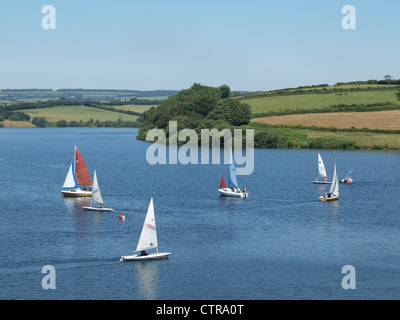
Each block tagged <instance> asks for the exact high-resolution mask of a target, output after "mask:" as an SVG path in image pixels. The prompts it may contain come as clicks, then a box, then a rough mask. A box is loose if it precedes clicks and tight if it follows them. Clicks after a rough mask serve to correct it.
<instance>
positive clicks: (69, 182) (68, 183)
mask: <svg viewBox="0 0 400 320" xmlns="http://www.w3.org/2000/svg"><path fill="white" fill-rule="evenodd" d="M77 186H78V185H77V184H76V181H75V177H74V173H73V171H72V163H71V165H70V167H69V170H68V174H67V177H66V178H65V181H64V185H63V189H73V188H76V187H77Z"/></svg>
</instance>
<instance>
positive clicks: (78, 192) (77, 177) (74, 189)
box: [61, 146, 92, 197]
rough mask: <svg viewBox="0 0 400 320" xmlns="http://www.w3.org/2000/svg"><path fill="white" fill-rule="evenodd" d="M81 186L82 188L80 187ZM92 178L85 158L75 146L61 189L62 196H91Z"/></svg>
mask: <svg viewBox="0 0 400 320" xmlns="http://www.w3.org/2000/svg"><path fill="white" fill-rule="evenodd" d="M80 186H83V189H81V188H80ZM91 189H92V179H91V178H90V174H89V171H88V169H87V167H86V163H85V160H83V157H82V155H81V153H80V152H79V150H78V148H77V147H76V146H75V151H74V159H73V160H72V163H71V165H70V167H69V170H68V174H67V177H66V178H65V182H64V185H63V188H62V190H61V192H62V194H63V195H64V197H91V196H92V191H91Z"/></svg>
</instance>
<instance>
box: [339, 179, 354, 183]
mask: <svg viewBox="0 0 400 320" xmlns="http://www.w3.org/2000/svg"><path fill="white" fill-rule="evenodd" d="M339 182H340V183H352V182H353V180H352V179H347V180H345V179H340V181H339Z"/></svg>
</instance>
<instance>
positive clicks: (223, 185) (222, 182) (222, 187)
mask: <svg viewBox="0 0 400 320" xmlns="http://www.w3.org/2000/svg"><path fill="white" fill-rule="evenodd" d="M225 171H226V169H225V170H224V173H223V174H222V178H221V184H220V185H219V188H220V189H224V188H226V184H225V181H224V175H225Z"/></svg>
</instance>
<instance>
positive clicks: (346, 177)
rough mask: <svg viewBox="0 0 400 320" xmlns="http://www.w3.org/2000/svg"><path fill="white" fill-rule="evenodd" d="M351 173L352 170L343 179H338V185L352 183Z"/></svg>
mask: <svg viewBox="0 0 400 320" xmlns="http://www.w3.org/2000/svg"><path fill="white" fill-rule="evenodd" d="M353 173H354V170H353V169H351V170H350V171H349V172H348V173H347V175H346V176H345V177H344V179H340V183H352V182H353Z"/></svg>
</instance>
